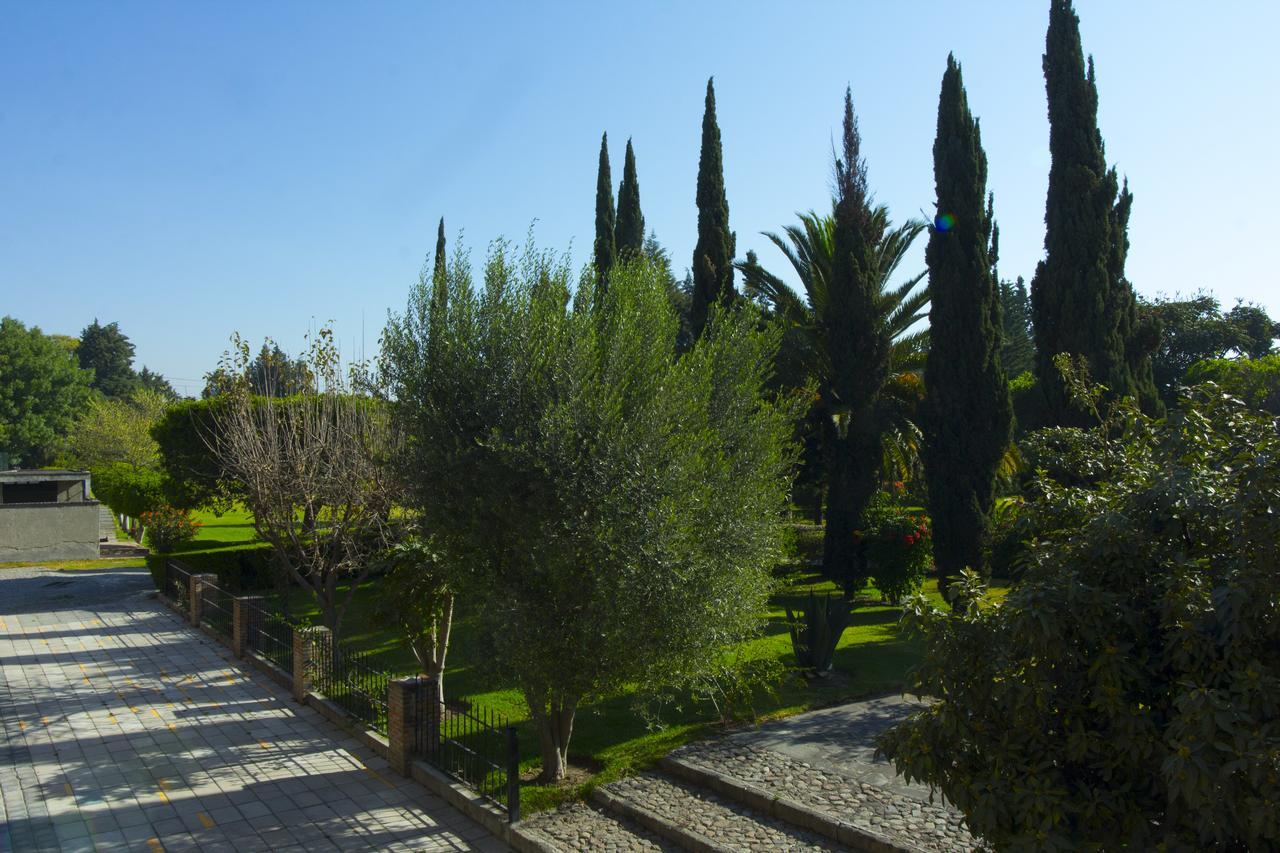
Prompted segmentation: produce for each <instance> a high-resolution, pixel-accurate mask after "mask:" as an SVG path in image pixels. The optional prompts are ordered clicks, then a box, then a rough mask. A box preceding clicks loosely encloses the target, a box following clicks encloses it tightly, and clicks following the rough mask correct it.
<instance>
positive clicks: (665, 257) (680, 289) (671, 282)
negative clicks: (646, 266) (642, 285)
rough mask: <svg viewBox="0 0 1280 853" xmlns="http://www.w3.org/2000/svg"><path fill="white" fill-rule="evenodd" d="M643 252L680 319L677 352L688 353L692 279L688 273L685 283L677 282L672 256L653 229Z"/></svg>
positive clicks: (645, 242)
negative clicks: (672, 266) (655, 271)
mask: <svg viewBox="0 0 1280 853" xmlns="http://www.w3.org/2000/svg"><path fill="white" fill-rule="evenodd" d="M643 252H644V256H645V258H646V259H647V260H648V261H649V263H650V264H652V265H653V266H654V268H655V269H656V270H657V272H658V276H659V278H660V279H661V280H662V284H663V287H665V288H666V290H667V298H668V300H669V301H670V302H671V308H672V310H674V311H675V312H676V316H677V317H678V318H679V319H680V325H679V329H678V331H677V332H676V352H686V351H687V350H688V349H689V348H690V347H691V346H693V329H692V328H691V326H690V324H689V323H690V321H689V306H690V293H691V292H692V291H691V288H692V279H691V278H690V276H689V274H688V272H687V271H686V273H685V280H684V281H677V280H676V276H675V273H674V272H673V271H672V269H671V254H670V253H669V252H668V251H667V249H666V247H665V246H663V245H662V244H661V243H659V242H658V235H657V234H655V233H654V232H653V230H652V229H650V230H649V236H648V237H646V238H645V240H644V249H643Z"/></svg>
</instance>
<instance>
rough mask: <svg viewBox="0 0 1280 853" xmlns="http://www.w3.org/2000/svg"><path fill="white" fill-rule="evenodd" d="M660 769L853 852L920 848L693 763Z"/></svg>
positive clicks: (672, 762) (664, 761)
mask: <svg viewBox="0 0 1280 853" xmlns="http://www.w3.org/2000/svg"><path fill="white" fill-rule="evenodd" d="M658 766H659V767H660V768H661V769H662V770H664V771H666V772H667V773H670V774H671V775H673V776H676V777H678V778H681V779H684V780H685V781H686V782H691V783H693V784H695V785H698V786H699V787H702V788H706V789H708V790H710V791H714V792H716V793H717V794H723V795H724V796H726V797H728V798H729V799H731V800H735V801H737V802H739V803H741V804H742V805H744V806H746V807H747V808H751V809H755V810H756V811H758V812H760V813H761V814H765V815H768V816H769V817H772V818H776V819H777V820H780V821H783V822H785V823H789V824H791V825H792V826H798V827H800V828H801V829H807V830H809V831H810V832H816V833H818V834H819V835H822V836H825V837H827V838H829V839H831V840H832V841H836V842H839V843H840V844H843V845H845V846H846V847H849V848H850V849H853V850H862V851H866V853H915V851H916V848H914V847H903V846H902V845H901V844H898V843H896V842H894V841H891V840H889V839H888V838H886V837H885V836H883V835H880V834H879V833H878V832H875V831H873V830H870V829H864V828H863V827H860V826H854V825H853V824H851V823H846V822H845V821H841V820H836V819H835V818H833V817H829V816H828V815H825V814H822V813H821V812H818V811H815V810H814V809H811V808H809V807H808V806H804V805H801V804H800V803H798V802H796V801H795V800H790V799H786V798H784V797H777V796H775V795H773V794H771V793H769V792H768V791H766V790H764V789H763V788H758V787H756V786H755V785H752V784H751V783H749V782H743V781H742V780H740V779H734V778H732V777H730V776H726V775H724V774H723V773H718V772H716V771H715V770H711V769H709V768H707V767H703V766H700V765H694V764H689V763H686V762H684V761H681V760H680V759H678V758H671V757H670V756H664V757H662V758H659V759H658ZM655 831H656V830H655Z"/></svg>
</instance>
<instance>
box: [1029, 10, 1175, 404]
mask: <svg viewBox="0 0 1280 853" xmlns="http://www.w3.org/2000/svg"><path fill="white" fill-rule="evenodd" d="M1043 64H1044V77H1045V89H1046V92H1047V94H1048V101H1049V153H1050V156H1051V158H1052V163H1051V165H1050V168H1049V192H1048V197H1047V200H1046V204H1045V241H1044V245H1045V259H1044V260H1043V261H1041V262H1040V264H1039V265H1038V266H1037V268H1036V274H1035V278H1034V279H1032V282H1031V310H1032V319H1033V323H1034V328H1035V341H1036V374H1037V376H1038V378H1039V380H1040V386H1041V388H1042V389H1043V392H1044V398H1045V402H1046V404H1047V406H1048V411H1047V412H1046V416H1047V417H1048V419H1049V421H1050V422H1051V423H1057V424H1077V425H1085V424H1087V422H1088V416H1087V415H1086V414H1085V413H1084V412H1082V411H1080V410H1079V409H1078V408H1076V407H1074V406H1073V405H1072V404H1071V402H1070V401H1069V400H1068V398H1067V394H1066V390H1065V388H1064V385H1063V382H1062V378H1061V377H1060V376H1059V375H1058V372H1057V370H1056V369H1055V367H1054V365H1053V358H1054V356H1055V355H1057V354H1059V353H1071V354H1073V355H1078V356H1083V357H1084V358H1085V359H1086V360H1087V361H1088V364H1089V369H1090V373H1091V375H1092V377H1093V378H1094V379H1095V380H1096V381H1098V382H1101V383H1102V384H1104V385H1106V386H1107V387H1108V388H1109V389H1110V391H1111V393H1112V394H1114V395H1128V396H1136V397H1138V398H1139V399H1140V400H1142V401H1143V403H1144V405H1146V406H1148V407H1149V408H1155V407H1156V406H1157V405H1158V403H1157V397H1156V393H1155V386H1154V383H1153V382H1151V379H1150V373H1151V369H1150V352H1151V349H1153V348H1154V342H1153V341H1152V340H1150V338H1151V337H1152V334H1151V330H1150V329H1143V328H1139V326H1138V324H1137V311H1136V302H1135V298H1134V295H1133V289H1132V287H1131V286H1130V284H1129V282H1128V281H1127V280H1126V279H1125V277H1124V260H1125V253H1126V251H1127V248H1128V234H1127V229H1128V219H1129V210H1130V208H1131V206H1132V203H1133V196H1132V195H1131V194H1130V193H1129V191H1128V188H1127V187H1126V188H1125V189H1124V191H1123V192H1121V191H1120V187H1119V180H1118V178H1117V175H1116V172H1115V170H1114V169H1108V168H1107V164H1106V154H1105V150H1104V146H1103V142H1102V135H1101V133H1099V131H1098V88H1097V78H1096V75H1095V72H1094V67H1093V59H1092V58H1090V59H1089V61H1088V63H1087V65H1086V62H1085V58H1084V50H1083V48H1082V46H1081V43H1080V19H1079V18H1078V17H1077V16H1076V13H1075V10H1074V8H1073V7H1072V4H1071V0H1052V3H1051V5H1050V9H1049V28H1048V33H1047V35H1046V38H1045V54H1044V63H1043Z"/></svg>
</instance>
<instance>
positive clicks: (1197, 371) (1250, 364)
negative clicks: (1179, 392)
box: [1186, 353, 1280, 416]
mask: <svg viewBox="0 0 1280 853" xmlns="http://www.w3.org/2000/svg"><path fill="white" fill-rule="evenodd" d="M1186 379H1187V382H1188V383H1190V384H1192V385H1198V384H1200V383H1204V382H1213V383H1214V384H1216V385H1217V386H1218V387H1219V388H1221V389H1222V390H1223V391H1225V392H1226V393H1228V394H1231V395H1232V396H1235V397H1238V398H1240V399H1241V400H1243V401H1244V402H1245V403H1247V404H1248V405H1250V406H1252V407H1253V408H1255V409H1261V410H1263V411H1265V412H1270V413H1271V414H1273V415H1277V416H1280V353H1278V354H1276V355H1265V356H1262V357H1261V358H1215V359H1210V360H1208V361H1201V362H1197V363H1196V364H1194V365H1192V366H1191V369H1190V370H1188V371H1187V376H1186Z"/></svg>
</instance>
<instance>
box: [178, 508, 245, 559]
mask: <svg viewBox="0 0 1280 853" xmlns="http://www.w3.org/2000/svg"><path fill="white" fill-rule="evenodd" d="M191 517H192V518H193V519H195V520H196V521H198V522H200V531H199V532H198V533H197V534H196V538H195V539H192V540H191V541H190V542H187V543H185V544H183V545H180V546H178V549H177V550H176V551H175V552H174V553H175V554H190V553H192V552H195V551H216V550H219V549H221V548H244V547H250V546H255V545H257V544H259V542H258V535H257V533H256V532H255V531H254V529H253V516H252V515H250V514H249V511H248V510H246V509H242V508H241V507H235V508H233V509H230V510H228V511H226V512H224V513H222V515H215V514H213V513H212V512H209V511H208V510H194V511H192V513H191Z"/></svg>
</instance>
